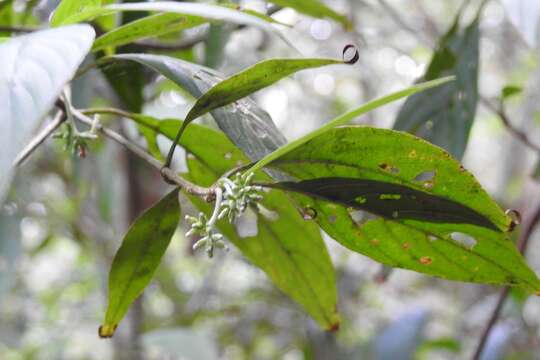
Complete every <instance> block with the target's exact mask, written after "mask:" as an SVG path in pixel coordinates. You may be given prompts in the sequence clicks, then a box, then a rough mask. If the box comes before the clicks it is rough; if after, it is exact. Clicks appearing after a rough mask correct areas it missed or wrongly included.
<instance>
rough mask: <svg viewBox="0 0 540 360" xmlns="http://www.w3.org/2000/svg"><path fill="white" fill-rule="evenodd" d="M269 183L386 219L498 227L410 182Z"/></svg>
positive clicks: (323, 180) (329, 180) (336, 180)
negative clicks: (408, 183) (413, 185)
mask: <svg viewBox="0 0 540 360" xmlns="http://www.w3.org/2000/svg"><path fill="white" fill-rule="evenodd" d="M266 186H269V187H275V188H278V189H283V190H288V191H296V192H299V193H302V194H305V195H309V196H311V197H316V198H320V199H322V200H326V201H330V202H334V203H338V204H341V205H344V206H346V207H351V208H354V209H358V210H365V211H368V212H370V213H372V214H375V215H379V216H382V217H385V218H387V219H414V220H420V221H428V222H440V223H454V224H472V225H478V226H483V227H487V228H489V229H492V230H495V231H497V230H498V229H497V227H496V226H495V225H494V224H493V223H492V222H491V221H490V220H489V219H487V218H486V217H485V216H483V215H481V214H479V213H478V212H476V211H474V210H472V209H470V208H468V207H467V206H464V205H461V204H460V203H457V202H455V201H452V200H448V199H445V198H443V197H438V196H433V195H431V194H428V193H425V192H423V191H419V190H416V189H412V188H410V187H408V186H404V185H399V184H392V183H387V182H384V181H376V180H365V179H354V178H339V177H328V178H327V177H321V178H316V179H309V180H302V181H298V182H293V181H287V182H280V183H275V184H266Z"/></svg>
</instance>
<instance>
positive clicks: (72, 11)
mask: <svg viewBox="0 0 540 360" xmlns="http://www.w3.org/2000/svg"><path fill="white" fill-rule="evenodd" d="M100 6H101V0H62V2H61V3H60V5H58V7H57V8H56V10H55V11H54V13H53V16H52V18H51V26H52V27H56V26H60V25H67V23H66V22H65V21H66V19H69V18H70V17H72V16H76V15H77V14H80V13H81V12H85V11H88V10H94V9H97V8H99V7H100Z"/></svg>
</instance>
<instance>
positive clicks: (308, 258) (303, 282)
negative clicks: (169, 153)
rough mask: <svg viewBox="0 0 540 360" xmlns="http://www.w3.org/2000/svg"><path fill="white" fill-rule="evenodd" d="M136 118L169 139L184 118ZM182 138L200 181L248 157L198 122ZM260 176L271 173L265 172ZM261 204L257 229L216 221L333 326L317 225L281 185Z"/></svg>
mask: <svg viewBox="0 0 540 360" xmlns="http://www.w3.org/2000/svg"><path fill="white" fill-rule="evenodd" d="M136 121H137V122H138V123H139V124H141V126H145V127H147V128H148V129H153V130H154V131H155V132H156V133H157V134H162V135H164V136H166V137H167V138H169V139H173V138H174V136H175V135H176V133H177V132H178V129H179V128H180V126H181V124H182V122H181V121H178V120H162V121H158V120H156V119H153V118H151V117H148V116H136ZM200 139H204V141H200ZM180 144H181V145H182V146H183V147H184V148H185V149H186V150H187V151H188V152H189V153H191V154H193V155H195V157H196V159H193V158H188V165H189V169H190V173H189V176H190V177H191V179H192V180H193V181H195V182H197V183H199V184H201V185H205V186H209V185H211V184H213V183H214V181H215V180H216V179H217V178H218V177H219V176H220V175H222V174H223V173H224V172H226V171H227V170H230V169H231V168H234V167H235V166H237V165H241V164H248V163H249V159H248V158H247V157H246V156H245V155H243V154H242V152H241V151H240V150H239V149H238V148H236V147H235V146H234V145H233V144H232V143H231V142H230V141H229V140H228V139H227V137H226V136H224V135H223V134H222V133H219V132H217V131H215V130H212V129H209V128H206V127H203V126H200V125H197V124H193V125H192V126H190V127H188V128H187V129H186V136H185V137H184V138H183V139H182V140H181V141H180ZM261 180H269V178H268V177H267V176H263V177H262V178H261ZM190 199H191V200H192V202H193V203H194V204H195V205H196V206H197V208H199V209H200V210H201V211H204V212H206V213H207V214H210V213H211V211H212V209H211V207H210V205H209V204H208V203H206V202H205V201H202V200H201V199H199V198H197V197H190ZM261 204H262V207H261V208H259V210H258V212H257V229H258V231H257V234H256V235H254V234H248V235H245V236H244V237H241V236H240V235H239V234H238V232H237V231H236V229H235V227H234V226H233V225H231V224H229V223H228V222H226V221H220V222H219V223H218V227H219V229H220V231H221V232H223V234H225V235H226V236H227V238H228V239H229V240H230V241H231V242H232V243H234V245H235V246H237V247H238V248H239V249H240V251H241V252H242V253H243V254H244V256H246V257H247V258H248V259H249V260H250V261H251V262H252V263H253V264H255V265H256V266H258V267H259V268H261V269H262V270H263V271H264V272H265V273H266V274H267V275H268V277H269V278H270V279H271V280H272V281H273V282H274V283H275V284H276V286H277V287H278V288H280V289H281V290H282V291H283V292H285V293H286V294H287V295H289V296H290V297H291V298H293V299H294V300H295V301H296V302H298V303H299V304H301V305H302V306H303V307H304V308H305V309H306V311H307V312H308V313H309V314H310V315H311V316H312V317H313V318H314V319H315V320H316V321H317V322H318V323H319V324H320V325H321V326H322V327H324V328H325V329H335V328H336V327H337V326H338V324H339V316H338V314H337V311H336V306H337V290H336V280H335V274H334V269H333V266H332V263H331V260H330V257H329V256H328V253H327V250H326V247H325V244H324V242H323V240H322V238H321V235H320V231H319V229H318V227H317V226H316V225H315V224H312V223H306V222H305V221H303V220H302V219H301V217H299V216H298V211H297V210H296V209H295V207H294V206H293V205H292V204H291V202H290V200H289V199H288V198H287V196H285V195H284V194H282V193H280V192H279V191H272V192H269V193H264V199H263V201H262V203H261Z"/></svg>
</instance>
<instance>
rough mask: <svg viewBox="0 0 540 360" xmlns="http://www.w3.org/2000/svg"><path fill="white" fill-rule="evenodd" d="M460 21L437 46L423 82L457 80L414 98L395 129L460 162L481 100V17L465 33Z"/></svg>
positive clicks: (402, 113)
mask: <svg viewBox="0 0 540 360" xmlns="http://www.w3.org/2000/svg"><path fill="white" fill-rule="evenodd" d="M458 20H459V18H458V19H457V20H456V21H455V23H454V25H453V26H452V28H451V29H450V30H449V31H448V33H447V34H446V35H445V36H443V37H442V38H441V40H440V42H439V44H438V46H437V51H436V52H435V54H434V55H433V58H432V60H431V63H430V64H429V66H428V68H427V70H426V73H425V75H424V76H423V78H422V81H425V80H431V79H435V78H438V77H441V76H448V75H454V76H455V77H456V81H454V82H451V83H448V84H446V85H444V86H441V87H438V88H435V89H431V90H429V91H425V92H423V93H419V94H416V95H414V96H411V97H410V98H409V99H407V101H406V102H405V104H403V106H402V108H401V109H400V111H399V114H398V116H397V119H396V122H395V124H394V129H396V130H403V131H408V132H410V133H412V134H415V135H417V136H420V137H422V138H424V139H426V140H428V141H430V142H432V143H434V144H436V145H439V146H441V147H442V148H444V149H446V150H448V151H449V152H450V153H451V154H452V155H453V156H454V157H456V158H457V159H461V158H462V157H463V153H464V152H465V149H466V147H467V141H468V139H469V132H470V130H471V127H472V124H473V122H474V118H475V115H476V104H477V101H478V67H479V63H478V61H479V60H478V59H479V55H478V53H479V38H480V31H479V28H478V21H479V20H478V18H477V19H475V20H474V21H473V22H472V23H471V24H470V25H469V26H467V27H466V28H465V29H464V30H463V32H462V31H460V29H459V21H458Z"/></svg>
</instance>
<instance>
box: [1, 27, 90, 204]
mask: <svg viewBox="0 0 540 360" xmlns="http://www.w3.org/2000/svg"><path fill="white" fill-rule="evenodd" d="M93 40H94V30H93V29H92V28H91V27H90V26H88V25H74V26H67V27H63V28H58V29H51V30H42V31H38V32H35V33H32V34H29V35H23V36H19V37H16V38H12V39H11V40H9V41H6V42H4V43H2V44H0V58H1V59H2V68H1V69H0V108H1V109H2V111H0V144H2V151H1V153H0V202H1V201H2V200H3V198H4V195H5V192H6V190H7V188H8V185H9V182H10V179H11V175H12V174H11V172H12V165H13V161H14V160H15V157H16V156H17V154H18V153H19V151H21V150H22V149H23V147H24V145H25V143H26V142H27V141H28V140H29V138H30V136H31V135H32V132H33V131H34V130H35V128H36V127H37V125H38V123H39V121H40V120H41V119H42V118H43V117H44V116H45V114H46V113H47V112H48V111H49V110H50V108H51V107H52V106H53V104H54V101H55V100H56V98H57V97H58V95H59V94H60V92H61V91H62V88H63V87H64V85H65V84H66V83H67V82H68V81H69V80H70V79H71V77H72V76H73V74H74V73H75V71H76V70H77V68H78V66H79V65H80V64H81V62H82V61H83V59H84V57H85V56H86V54H87V53H88V50H89V49H90V46H91V45H92V41H93ZM66 49H69V51H66Z"/></svg>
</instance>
